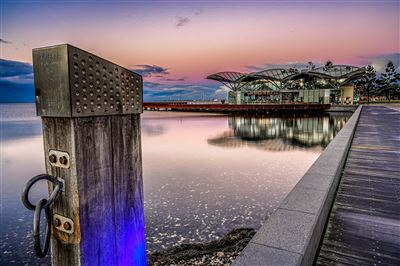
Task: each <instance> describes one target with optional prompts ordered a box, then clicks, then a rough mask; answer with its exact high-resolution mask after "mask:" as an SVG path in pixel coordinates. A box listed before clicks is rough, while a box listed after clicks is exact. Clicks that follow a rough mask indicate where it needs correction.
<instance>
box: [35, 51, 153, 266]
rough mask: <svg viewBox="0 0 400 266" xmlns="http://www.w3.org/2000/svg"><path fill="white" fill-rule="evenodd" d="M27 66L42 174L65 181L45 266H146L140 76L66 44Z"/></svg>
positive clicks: (38, 55)
mask: <svg viewBox="0 0 400 266" xmlns="http://www.w3.org/2000/svg"><path fill="white" fill-rule="evenodd" d="M33 68H34V79H35V94H36V107H37V114H38V115H39V116H41V117H42V125H43V139H44V153H45V158H46V171H47V174H49V175H52V176H54V177H57V178H58V179H59V180H62V182H64V187H63V191H62V193H61V194H60V195H59V196H58V197H57V199H56V200H55V202H54V204H53V205H52V207H51V209H52V216H51V221H52V230H51V231H52V237H51V256H52V265H55V266H61V265H68V266H70V265H107V266H112V265H145V264H146V239H145V226H144V212H143V185H142V157H141V137H140V113H141V112H142V105H143V104H142V102H143V101H142V97H143V96H142V95H143V85H142V84H143V82H142V77H141V76H140V75H138V74H135V73H132V72H131V71H129V70H128V69H125V68H123V67H120V66H118V65H115V64H113V63H111V62H109V61H106V60H104V59H102V58H100V57H98V56H95V55H93V54H91V53H88V52H86V51H83V50H81V49H78V48H76V47H73V46H71V45H67V44H65V45H57V46H52V47H45V48H39V49H34V50H33ZM49 190H50V191H51V190H52V184H50V185H49Z"/></svg>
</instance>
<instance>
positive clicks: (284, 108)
mask: <svg viewBox="0 0 400 266" xmlns="http://www.w3.org/2000/svg"><path fill="white" fill-rule="evenodd" d="M330 107H331V105H330V104H307V103H292V104H222V103H196V102H179V101H177V102H145V103H143V109H144V110H157V111H159V110H160V111H161V110H163V111H186V112H213V113H216V112H217V113H234V112H253V113H254V112H260V113H298V112H303V113H307V112H310V113H311V112H312V113H315V112H324V111H325V110H328V109H329V108H330Z"/></svg>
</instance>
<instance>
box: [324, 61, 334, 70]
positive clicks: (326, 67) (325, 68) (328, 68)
mask: <svg viewBox="0 0 400 266" xmlns="http://www.w3.org/2000/svg"><path fill="white" fill-rule="evenodd" d="M332 68H333V63H332V61H331V60H328V61H326V63H325V66H324V71H328V70H330V69H332Z"/></svg>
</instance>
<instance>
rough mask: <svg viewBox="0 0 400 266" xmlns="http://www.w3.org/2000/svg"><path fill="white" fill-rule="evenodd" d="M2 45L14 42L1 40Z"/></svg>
mask: <svg viewBox="0 0 400 266" xmlns="http://www.w3.org/2000/svg"><path fill="white" fill-rule="evenodd" d="M0 43H5V44H11V43H12V42H10V41H7V40H4V39H2V38H0Z"/></svg>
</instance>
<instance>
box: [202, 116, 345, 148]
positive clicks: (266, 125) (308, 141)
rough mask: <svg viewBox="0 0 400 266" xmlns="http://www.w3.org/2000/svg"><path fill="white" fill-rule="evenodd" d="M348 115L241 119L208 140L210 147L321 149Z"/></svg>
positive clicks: (340, 127) (233, 120) (230, 119)
mask: <svg viewBox="0 0 400 266" xmlns="http://www.w3.org/2000/svg"><path fill="white" fill-rule="evenodd" d="M349 118H350V114H332V115H326V116H318V117H284V118H282V117H244V116H234V117H230V118H229V120H228V123H229V128H230V130H229V131H225V132H223V133H221V134H219V135H217V136H213V137H211V138H209V139H208V140H207V141H208V143H209V144H210V145H215V146H221V147H241V146H250V147H255V148H258V149H265V150H270V151H286V150H296V149H318V150H322V149H324V148H325V147H326V146H327V145H328V144H329V142H330V141H331V140H332V139H333V138H334V137H335V136H336V134H337V133H338V132H339V131H340V129H342V127H343V126H344V125H345V124H346V122H347V120H348V119H349Z"/></svg>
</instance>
